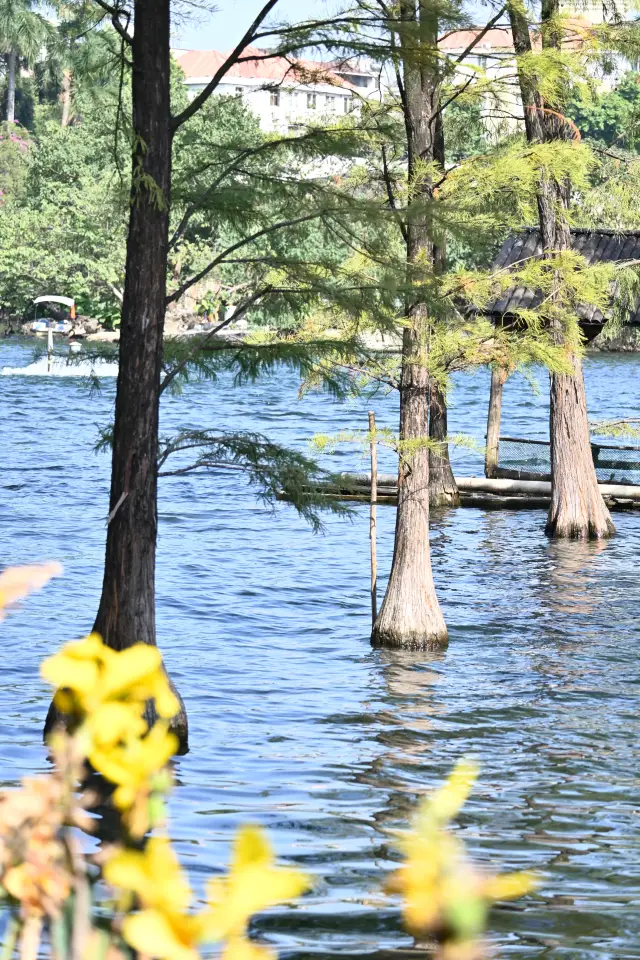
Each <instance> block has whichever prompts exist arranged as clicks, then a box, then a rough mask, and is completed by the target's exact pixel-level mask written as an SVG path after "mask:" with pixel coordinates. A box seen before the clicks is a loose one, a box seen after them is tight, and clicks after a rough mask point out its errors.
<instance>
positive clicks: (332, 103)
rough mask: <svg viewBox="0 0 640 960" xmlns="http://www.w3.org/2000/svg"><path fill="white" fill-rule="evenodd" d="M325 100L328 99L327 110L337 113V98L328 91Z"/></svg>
mask: <svg viewBox="0 0 640 960" xmlns="http://www.w3.org/2000/svg"><path fill="white" fill-rule="evenodd" d="M325 100H326V103H327V112H328V113H335V109H336V98H335V97H334V96H333V95H332V94H330V93H328V94H327V96H326V97H325Z"/></svg>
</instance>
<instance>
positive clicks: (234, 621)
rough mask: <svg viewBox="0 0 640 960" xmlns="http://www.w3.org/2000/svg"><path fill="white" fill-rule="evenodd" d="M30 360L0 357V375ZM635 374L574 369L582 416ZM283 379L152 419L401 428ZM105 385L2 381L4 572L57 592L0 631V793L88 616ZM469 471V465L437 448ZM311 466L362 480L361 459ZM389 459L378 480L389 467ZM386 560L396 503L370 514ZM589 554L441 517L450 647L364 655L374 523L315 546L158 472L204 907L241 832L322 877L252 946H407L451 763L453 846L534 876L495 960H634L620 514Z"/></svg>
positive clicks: (195, 482)
mask: <svg viewBox="0 0 640 960" xmlns="http://www.w3.org/2000/svg"><path fill="white" fill-rule="evenodd" d="M30 356H31V353H30V347H29V346H25V345H22V344H20V343H15V342H13V343H11V342H9V343H8V342H4V343H3V344H2V345H0V365H2V364H6V365H10V366H12V367H21V366H26V365H27V364H28V362H29V359H30ZM636 364H637V361H636V360H635V359H634V358H630V357H624V356H620V357H611V356H603V357H596V358H593V359H590V360H588V361H587V364H586V375H587V388H588V394H589V405H590V413H591V414H592V416H594V417H604V416H615V415H623V414H627V415H628V414H631V413H633V412H634V411H636V410H637V406H638V390H637V385H636V384H637V372H636V370H637V367H636ZM540 383H541V393H540V395H539V396H537V397H536V396H535V395H533V394H532V392H531V390H530V388H529V386H528V385H527V384H525V383H524V382H523V381H522V380H517V381H516V380H514V381H510V382H509V384H508V385H507V388H506V393H505V404H504V416H503V424H504V433H505V434H509V435H513V436H530V437H534V436H537V437H544V436H546V435H547V426H546V417H547V408H546V402H545V389H544V388H545V385H546V384H545V379H544V377H543V376H541V378H540ZM296 386H297V385H296V382H295V378H294V377H293V376H292V375H290V374H279V375H277V376H274V377H271V378H269V379H268V380H264V381H262V382H260V383H258V384H256V385H254V386H251V387H249V388H242V389H240V390H234V389H233V387H232V385H231V383H230V381H229V380H226V379H225V380H224V381H220V382H219V383H218V384H216V385H211V384H196V385H193V386H190V387H188V388H187V390H186V391H185V393H184V394H183V395H182V396H177V397H167V398H166V400H165V401H164V405H163V412H162V430H163V433H165V434H168V433H170V432H171V430H172V429H175V428H178V427H192V428H197V427H201V428H214V427H215V428H218V429H231V428H250V429H254V430H258V431H263V432H264V433H266V434H268V435H269V436H271V437H274V438H276V439H279V440H281V441H286V442H289V443H291V444H294V445H297V446H299V447H300V448H303V449H304V448H305V447H306V444H307V443H308V441H309V440H310V438H311V437H312V436H313V435H314V434H315V433H320V432H322V433H331V434H333V433H337V432H338V431H339V430H343V429H351V428H354V427H362V428H363V429H366V410H367V408H368V407H369V406H373V408H374V409H375V410H376V412H377V416H378V420H379V422H380V423H381V424H387V425H389V426H394V425H395V419H396V416H397V407H396V400H395V398H394V397H391V396H389V397H384V396H381V395H379V396H377V397H376V398H375V399H374V400H373V401H371V403H369V402H367V401H364V400H363V401H358V402H353V403H348V404H338V403H336V402H335V401H333V400H331V399H330V398H328V397H326V396H317V395H313V396H310V397H307V398H306V399H305V400H303V401H301V402H299V401H298V400H297V399H296ZM114 389H115V383H114V381H113V380H105V381H104V383H103V387H102V390H101V392H100V393H98V394H89V392H88V391H87V389H86V387H85V385H84V384H83V383H82V382H80V381H78V380H77V378H74V379H71V378H47V377H31V378H29V379H28V380H27V379H26V378H24V377H21V376H12V377H5V378H3V379H2V380H1V381H0V394H1V402H2V413H3V415H2V418H1V420H0V442H1V449H2V451H3V457H4V462H3V466H2V470H1V471H0V487H1V492H0V540H1V546H2V553H1V556H2V560H3V562H4V563H7V564H11V563H24V562H29V561H36V560H42V559H46V558H58V559H60V560H61V561H63V563H64V564H65V568H66V576H65V577H64V578H63V579H62V580H59V581H55V582H54V583H53V584H52V585H51V586H50V587H48V588H47V589H46V590H45V591H44V592H43V593H41V594H38V595H37V596H35V597H34V598H32V599H30V600H29V601H28V603H26V604H25V606H24V608H23V609H22V610H20V611H19V612H17V613H14V614H13V615H12V616H11V617H10V618H9V619H8V620H7V621H6V622H5V623H4V624H3V625H2V627H1V630H2V633H1V638H2V643H3V649H4V651H5V654H4V656H5V660H4V663H5V668H4V671H3V673H2V676H1V678H0V706H1V710H0V744H1V747H0V757H1V760H0V763H1V767H0V770H1V778H2V779H1V782H2V784H3V785H12V784H14V783H15V782H16V780H17V779H18V778H19V777H20V776H22V775H24V774H25V773H29V772H31V771H33V770H42V769H45V768H46V761H45V756H44V752H43V749H42V746H41V742H40V730H41V725H42V721H43V718H44V715H45V712H46V707H47V703H48V696H49V694H48V691H47V689H46V688H45V686H44V684H43V683H42V682H41V681H40V680H39V677H38V664H39V661H40V660H41V659H42V657H43V656H45V655H46V654H48V653H49V652H51V651H52V650H53V649H54V648H55V647H56V646H57V645H58V644H60V643H62V642H63V641H64V640H66V639H68V638H70V637H73V636H78V635H80V634H82V632H83V631H85V630H86V629H87V628H88V627H90V626H91V623H92V619H93V615H94V613H95V610H96V606H97V601H98V596H99V591H100V585H101V575H102V559H103V547H104V535H105V515H106V512H107V499H108V467H109V461H108V456H107V455H106V454H99V455H94V453H93V452H92V448H93V444H94V442H95V440H96V437H97V429H98V427H99V426H103V425H105V424H106V423H107V422H108V421H109V418H110V415H111V410H112V404H113V397H114ZM487 395H488V377H487V375H486V373H485V372H482V373H479V374H477V375H475V376H469V377H465V378H461V379H460V380H459V381H458V382H457V384H456V389H455V391H454V395H453V397H452V411H451V430H452V432H456V431H461V432H462V431H465V432H467V433H470V434H473V435H474V436H475V437H476V439H477V440H478V443H481V442H482V437H483V434H484V426H485V417H486V403H487ZM456 459H457V461H458V463H457V467H456V469H458V470H459V472H460V473H466V474H473V473H475V474H478V475H479V474H481V472H482V458H481V456H480V454H479V453H477V452H473V451H469V450H466V449H460V450H458V451H457V453H456ZM329 460H330V461H331V462H332V463H333V465H334V466H335V467H337V468H338V469H345V470H346V469H366V460H364V459H361V457H360V454H359V451H358V450H357V449H356V448H353V447H352V448H349V449H346V450H342V451H340V452H337V453H336V454H334V455H332V457H330V458H329ZM381 467H382V468H383V469H390V468H392V467H393V464H392V461H391V460H390V458H389V457H388V456H386V455H383V456H382V458H381ZM378 514H379V546H378V554H379V557H380V562H381V565H382V567H383V570H382V573H383V575H384V576H386V573H387V571H388V567H389V563H390V557H391V547H392V538H393V523H394V511H393V509H392V508H389V507H380V508H379V511H378ZM615 520H616V524H617V527H618V536H617V537H616V538H615V539H614V540H613V541H611V542H610V543H608V544H605V545H583V544H571V543H570V544H557V543H549V542H548V541H547V539H546V538H545V536H544V534H543V525H544V524H543V521H544V514H543V513H542V512H540V511H519V512H517V513H516V512H514V513H501V512H486V511H483V510H478V509H460V510H457V511H444V512H441V513H440V514H438V515H437V516H436V517H435V518H434V522H433V533H432V549H433V558H434V573H435V578H436V582H437V586H438V592H439V596H440V599H441V602H442V606H443V609H444V612H445V616H446V619H447V622H448V624H449V629H450V646H449V649H448V650H447V651H446V652H445V653H442V654H436V655H430V654H414V653H411V654H407V653H395V652H385V651H379V650H375V651H373V650H371V648H370V647H369V642H368V632H369V626H370V624H369V599H368V583H369V568H368V555H369V553H368V552H369V546H368V520H367V507H366V506H365V505H362V506H357V507H356V508H355V511H354V518H353V522H348V521H344V520H340V519H336V518H333V519H332V518H329V519H328V520H327V521H326V530H325V533H324V535H321V536H314V535H313V534H312V533H311V532H310V530H309V529H308V527H307V526H306V525H305V523H304V522H303V521H302V520H301V519H299V518H298V517H297V515H296V513H295V511H294V510H293V509H292V508H291V507H290V506H288V505H285V504H282V505H278V507H277V508H276V510H275V512H270V511H268V510H265V508H264V507H263V506H262V505H261V504H260V503H258V502H256V499H255V496H254V494H253V493H252V491H251V490H250V489H248V488H247V487H246V486H245V484H244V481H243V478H242V476H241V475H238V474H236V473H233V474H227V473H221V474H215V475H199V476H187V477H180V478H170V479H167V480H165V481H163V484H162V493H161V504H160V543H159V566H158V622H159V628H158V629H159V641H160V644H161V646H162V649H163V652H164V654H165V657H166V661H167V664H168V667H169V670H170V672H171V674H172V676H173V677H174V679H175V680H176V683H177V685H178V687H179V688H180V690H181V692H182V694H183V696H184V698H185V700H186V703H187V707H188V711H189V718H190V723H191V753H190V754H189V755H188V756H187V757H184V758H182V759H181V760H180V761H179V763H178V777H179V781H180V783H179V786H178V787H177V790H176V793H175V797H174V799H173V802H172V821H171V833H172V835H173V836H174V837H175V839H176V841H177V845H178V849H179V852H180V855H181V857H182V859H183V861H184V863H185V864H186V865H187V866H188V868H189V870H190V873H191V876H192V879H193V882H194V886H195V887H196V889H197V890H201V889H202V886H203V883H204V880H205V878H206V876H208V875H209V874H210V873H211V872H212V871H217V870H219V869H221V868H222V867H223V866H224V864H225V863H226V861H227V859H228V855H229V842H230V839H231V837H232V835H233V832H234V830H235V829H236V827H237V826H238V824H240V823H243V822H246V821H247V820H257V821H259V822H261V823H263V824H265V825H266V826H267V827H268V829H269V831H270V833H271V836H272V838H273V840H274V842H275V844H276V847H277V849H278V852H279V853H280V854H281V855H282V856H284V857H288V858H290V859H291V860H293V861H295V862H296V863H298V864H300V865H302V866H303V867H304V868H305V869H307V870H309V871H311V872H312V873H313V874H314V875H315V876H316V877H317V884H316V888H315V891H314V893H313V894H312V895H311V896H310V897H308V898H306V899H305V900H304V901H303V904H302V905H301V906H300V907H298V908H296V909H282V910H280V911H275V912H273V913H271V914H269V915H267V916H266V917H265V918H264V919H260V920H259V922H258V923H257V925H256V933H258V934H262V935H263V936H265V937H267V938H268V939H269V940H271V941H272V942H274V943H275V944H276V945H277V946H278V947H279V948H280V949H281V950H283V951H285V953H286V954H288V955H290V956H296V957H300V958H302V957H303V956H309V955H310V954H314V955H316V954H318V955H320V956H322V957H327V958H328V957H333V956H338V955H341V954H347V953H353V954H366V955H367V956H371V957H377V958H382V957H391V956H400V955H404V954H405V953H407V954H408V953H410V952H412V941H411V939H410V938H409V937H407V936H406V935H405V934H404V933H403V932H402V928H401V924H400V921H399V915H398V910H397V905H396V904H394V903H390V902H388V901H386V900H384V898H382V899H381V898H380V894H379V887H380V881H381V879H382V875H383V873H384V871H386V870H387V869H389V868H390V866H391V864H392V859H393V849H392V846H391V844H390V841H389V836H388V831H389V830H390V829H391V828H397V827H401V826H404V825H405V824H406V821H407V817H408V816H409V814H410V812H411V810H412V808H413V806H414V804H415V801H416V798H417V797H418V796H419V795H420V794H421V793H423V792H424V791H427V790H429V789H431V788H432V787H433V786H434V785H435V784H436V783H437V782H439V781H440V779H441V778H442V777H444V776H445V775H446V773H447V772H448V771H449V770H450V768H451V766H452V764H453V763H454V761H455V759H456V758H457V757H459V756H460V755H461V754H464V753H472V754H475V755H476V756H477V757H478V758H479V760H480V761H481V764H482V776H481V779H480V781H479V784H478V787H477V789H476V791H475V793H474V796H473V798H472V799H471V801H470V802H469V804H468V805H467V807H466V808H465V812H464V813H463V815H462V817H461V822H460V830H461V833H462V835H463V836H464V839H465V840H466V842H467V843H468V845H469V847H470V848H471V850H472V851H473V852H474V854H475V856H476V857H477V859H478V860H479V861H480V862H481V863H484V864H486V865H487V866H488V867H490V868H491V869H495V870H499V869H502V870H504V869H509V868H514V869H515V868H522V867H535V868H537V869H540V870H541V871H543V873H544V876H545V884H544V887H543V889H542V891H541V893H540V895H538V896H535V897H533V898H530V899H529V900H528V901H526V902H523V903H518V904H513V905H511V906H510V907H509V908H508V909H507V908H503V909H499V910H497V911H495V913H494V915H493V918H492V930H493V936H494V937H495V939H496V941H497V943H498V944H499V947H500V951H501V955H502V956H504V957H513V958H516V957H527V958H543V957H545V958H546V957H553V958H565V957H571V958H573V960H582V958H584V960H587V958H594V960H595V958H598V960H603V958H616V960H618V958H631V957H640V919H639V916H640V914H639V910H638V908H639V906H640V852H639V851H640V844H639V837H640V812H639V811H640V790H639V787H638V734H639V732H640V731H639V728H640V724H639V723H638V682H639V671H638V654H637V647H638V637H639V631H638V613H637V611H638V609H639V603H640V583H639V579H638V573H637V569H638V566H637V563H638V557H639V556H640V515H636V514H623V513H618V514H616V515H615Z"/></svg>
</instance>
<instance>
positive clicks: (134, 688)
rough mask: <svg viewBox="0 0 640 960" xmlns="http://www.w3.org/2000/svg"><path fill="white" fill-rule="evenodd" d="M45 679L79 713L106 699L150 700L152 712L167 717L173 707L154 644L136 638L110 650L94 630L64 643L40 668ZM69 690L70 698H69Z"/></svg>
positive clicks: (61, 703) (66, 707)
mask: <svg viewBox="0 0 640 960" xmlns="http://www.w3.org/2000/svg"><path fill="white" fill-rule="evenodd" d="M40 672H41V674H42V676H43V678H44V679H45V680H48V681H49V683H51V684H53V685H54V686H55V687H58V691H59V692H58V694H56V697H57V699H58V701H59V704H58V705H59V706H60V708H61V709H64V710H67V711H68V710H69V709H70V708H71V707H72V706H74V707H75V708H76V709H80V710H81V711H82V712H83V713H85V714H92V713H94V712H95V711H96V710H98V708H99V707H100V706H101V705H102V704H104V703H108V702H112V701H128V702H134V703H142V704H143V703H144V702H145V701H147V700H150V699H153V700H154V701H155V707H156V711H157V713H158V716H160V717H163V718H165V719H169V718H170V717H173V716H174V715H175V714H176V713H177V712H178V709H179V704H178V700H177V698H176V697H175V695H174V694H173V693H172V691H171V688H170V686H169V681H168V680H167V677H166V674H165V672H164V669H163V666H162V655H161V654H160V651H159V650H158V648H157V647H152V646H149V645H148V644H145V643H137V644H136V645H135V646H133V647H129V648H128V649H126V650H120V651H116V650H111V649H110V647H107V646H106V645H105V644H104V643H103V642H102V638H101V637H100V636H98V634H95V633H92V634H89V636H88V637H85V638H84V639H82V640H76V641H73V642H72V643H67V644H66V645H65V646H64V647H63V648H62V650H61V651H60V653H56V654H54V656H52V657H49V659H48V660H45V661H44V663H43V664H42V666H41V668H40ZM67 691H70V692H71V695H72V702H71V703H69V694H68V693H67Z"/></svg>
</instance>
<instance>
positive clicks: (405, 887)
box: [386, 760, 537, 945]
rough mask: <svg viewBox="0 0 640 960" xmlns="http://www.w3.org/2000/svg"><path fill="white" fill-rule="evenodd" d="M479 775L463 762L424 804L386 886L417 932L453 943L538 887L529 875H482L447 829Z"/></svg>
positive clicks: (472, 936) (473, 934)
mask: <svg viewBox="0 0 640 960" xmlns="http://www.w3.org/2000/svg"><path fill="white" fill-rule="evenodd" d="M476 776H477V768H476V767H475V765H474V764H471V763H470V762H468V761H465V760H462V761H460V762H459V763H458V764H457V765H456V767H455V769H454V771H453V773H452V774H451V776H450V777H449V779H448V781H447V782H446V783H445V784H444V786H443V787H441V788H440V790H437V791H436V792H435V793H434V794H433V795H432V796H431V797H429V798H427V799H425V800H423V802H422V803H421V805H420V807H419V810H418V813H417V815H416V818H415V823H414V828H413V830H412V831H410V832H409V833H408V834H407V835H406V837H404V838H403V840H402V842H401V844H400V846H401V849H402V851H403V853H404V854H405V863H404V864H403V866H402V867H400V869H399V870H397V871H395V873H393V874H392V875H391V877H390V878H389V880H388V882H387V884H386V889H387V890H388V892H390V893H400V894H401V895H402V896H403V899H404V904H403V915H404V919H405V923H406V925H407V928H408V929H409V930H410V931H411V932H412V933H414V934H416V935H422V934H430V935H432V936H435V937H437V938H438V939H439V940H441V941H442V942H446V943H449V944H458V945H464V944H467V945H468V944H471V943H473V941H475V940H476V939H477V938H478V937H479V936H480V935H481V934H482V932H483V931H484V928H485V925H486V919H487V914H488V911H489V907H490V906H491V904H492V903H493V902H494V901H495V900H497V899H507V898H509V897H519V896H523V895H524V894H525V893H529V892H530V891H531V890H534V889H535V887H536V886H537V882H536V878H535V876H534V875H533V874H530V873H514V874H506V875H504V876H502V877H483V876H482V875H481V874H480V873H478V872H477V871H476V870H474V868H473V867H472V865H471V863H470V861H469V859H468V857H467V855H466V851H465V848H464V845H463V843H462V842H461V841H460V840H459V839H458V838H457V837H455V836H453V835H452V834H451V833H450V832H449V831H448V830H447V826H448V824H449V822H450V821H451V819H452V818H453V817H454V816H455V815H456V813H457V812H458V811H459V810H460V808H461V806H462V804H463V803H464V801H465V800H466V798H467V797H468V795H469V793H470V791H471V787H472V786H473V783H474V781H475V778H476Z"/></svg>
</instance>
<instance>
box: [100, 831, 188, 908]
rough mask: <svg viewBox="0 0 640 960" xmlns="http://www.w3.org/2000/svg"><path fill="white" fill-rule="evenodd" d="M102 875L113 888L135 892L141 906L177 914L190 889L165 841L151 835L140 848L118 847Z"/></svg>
mask: <svg viewBox="0 0 640 960" xmlns="http://www.w3.org/2000/svg"><path fill="white" fill-rule="evenodd" d="M104 878H105V880H106V881H107V883H109V884H111V886H113V887H120V888H121V889H122V890H128V891H130V892H131V893H135V894H136V895H137V896H138V897H139V898H140V902H141V903H142V904H144V906H145V907H153V908H156V909H158V910H160V911H166V912H175V913H180V912H181V911H183V910H186V908H187V907H188V906H189V903H190V902H191V889H190V887H189V884H188V882H187V879H186V877H185V875H184V873H183V871H182V869H181V867H180V864H179V862H178V859H177V857H176V855H175V853H174V851H173V848H172V847H171V843H170V842H169V840H167V839H165V838H163V837H151V838H150V840H148V841H147V843H146V844H145V848H144V850H143V851H138V850H119V851H118V852H117V853H116V854H114V855H113V856H112V857H110V858H109V860H108V861H107V863H106V865H105V868H104Z"/></svg>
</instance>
